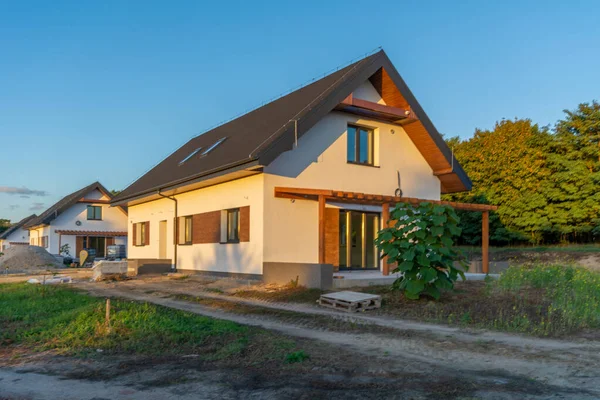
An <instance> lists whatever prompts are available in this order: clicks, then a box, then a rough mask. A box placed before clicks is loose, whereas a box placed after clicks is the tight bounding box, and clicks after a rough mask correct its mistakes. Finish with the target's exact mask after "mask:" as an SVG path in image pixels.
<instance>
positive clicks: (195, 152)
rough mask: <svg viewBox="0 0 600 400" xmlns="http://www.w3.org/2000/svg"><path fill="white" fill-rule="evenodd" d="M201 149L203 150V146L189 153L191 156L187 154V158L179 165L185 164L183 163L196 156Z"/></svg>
mask: <svg viewBox="0 0 600 400" xmlns="http://www.w3.org/2000/svg"><path fill="white" fill-rule="evenodd" d="M200 150H202V147H198V148H197V149H196V150H194V151H192V152H191V153H190V155H189V156H187V157H186V158H184V159H183V160H181V161H180V162H179V165H183V163H184V162H186V161H187V160H189V159H190V158H192V157H194V156H195V155H196V154H198V152H199V151H200Z"/></svg>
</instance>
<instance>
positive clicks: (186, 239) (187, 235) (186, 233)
mask: <svg viewBox="0 0 600 400" xmlns="http://www.w3.org/2000/svg"><path fill="white" fill-rule="evenodd" d="M177 238H178V241H179V243H178V244H180V245H188V244H192V243H193V240H192V239H193V218H192V216H191V215H188V216H185V217H179V226H178V232H177Z"/></svg>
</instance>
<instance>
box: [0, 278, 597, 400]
mask: <svg viewBox="0 0 600 400" xmlns="http://www.w3.org/2000/svg"><path fill="white" fill-rule="evenodd" d="M78 286H79V287H80V288H82V289H84V290H86V291H88V292H90V293H91V294H93V295H96V296H103V297H120V298H124V299H131V300H136V301H147V302H151V303H154V304H158V305H162V306H165V307H170V308H174V309H179V310H184V311H189V312H192V313H196V314H201V315H206V316H210V317H213V318H219V319H225V320H231V321H234V322H238V323H241V324H247V325H255V326H260V327H263V328H266V329H270V330H274V331H278V332H281V333H283V334H285V335H290V336H294V337H297V338H302V339H303V340H308V341H310V342H311V343H314V344H315V346H320V347H319V350H313V351H321V352H331V353H332V354H333V359H334V360H335V355H336V353H337V354H339V362H337V363H336V362H335V361H333V362H332V366H331V370H328V371H323V370H317V371H314V372H311V373H309V374H306V375H303V376H293V377H289V376H279V377H277V378H276V377H274V376H270V377H269V376H266V377H259V376H260V374H258V375H253V374H250V375H252V376H254V378H253V379H254V380H253V381H252V383H247V384H246V385H242V386H243V387H239V386H235V385H234V386H232V385H231V381H233V382H236V381H239V382H247V379H248V377H247V375H248V371H211V372H210V373H208V374H200V375H199V376H197V377H196V378H197V379H196V378H194V379H192V380H191V383H188V382H185V381H184V382H178V381H177V380H175V381H173V382H170V383H169V384H168V385H164V387H162V386H161V387H156V386H148V385H139V382H140V381H148V380H150V381H152V379H154V380H157V379H158V380H159V381H160V380H161V379H162V378H157V377H156V376H153V377H151V378H148V377H146V378H142V377H141V376H142V375H144V374H155V373H156V371H152V372H149V371H147V370H146V369H143V370H142V371H141V372H139V375H140V376H138V377H137V379H133V378H132V376H131V374H129V375H128V376H129V378H126V377H124V376H118V375H117V376H111V377H104V378H103V379H101V380H95V381H94V380H92V381H90V380H89V379H83V380H82V379H78V380H69V381H65V380H63V379H64V376H60V375H61V373H60V372H58V371H62V369H60V368H58V369H52V374H58V376H52V375H48V373H47V372H48V371H39V370H38V369H36V368H35V367H34V368H32V369H30V370H29V373H25V374H23V373H21V374H19V373H17V372H15V371H16V370H15V369H2V370H0V379H2V380H1V381H0V387H5V388H6V387H7V386H6V385H2V384H3V383H5V382H11V386H10V388H11V391H10V392H9V393H10V395H11V396H28V395H30V394H31V393H32V389H31V388H32V387H36V385H37V387H38V388H39V384H36V382H40V384H41V382H45V383H44V387H51V388H53V389H52V390H59V389H60V388H62V389H60V390H65V391H66V390H71V389H72V390H80V391H81V392H77V391H75V392H73V393H82V394H83V393H94V396H95V398H96V399H97V398H111V399H112V398H117V399H118V398H122V399H125V398H131V399H136V398H148V399H151V398H155V397H154V396H156V398H159V397H160V398H167V399H171V398H172V399H179V398H192V397H190V395H191V394H198V393H202V395H201V396H198V397H197V398H207V399H209V398H321V397H323V398H325V397H327V398H371V397H372V398H376V397H378V398H382V397H383V398H415V399H418V398H461V399H467V398H469V399H470V398H481V399H510V398H531V399H547V398H574V399H597V398H600V343H599V342H595V341H585V340H578V341H563V340H546V339H536V338H527V337H520V336H516V335H508V334H503V333H495V332H475V331H463V330H460V329H457V328H449V327H445V326H439V325H427V324H419V323H413V322H407V321H401V320H394V319H386V318H384V317H372V316H369V315H368V314H367V315H348V314H345V313H338V312H334V311H329V310H321V309H318V308H317V307H313V306H310V305H289V304H288V305H286V304H279V303H271V304H269V303H264V302H262V303H261V302H255V301H252V300H248V299H237V300H235V301H233V302H232V301H231V300H232V299H233V298H231V297H229V296H223V295H218V294H215V293H207V292H201V291H198V290H196V289H195V288H194V287H193V286H191V285H189V284H186V283H185V282H176V281H166V282H144V281H129V282H119V283H115V284H92V283H84V284H78ZM182 294H188V295H192V296H195V297H200V299H201V300H202V298H204V299H205V300H206V301H200V302H199V301H186V300H182V299H181V298H174V297H173V295H179V296H180V295H182ZM342 360H343V361H342ZM178 364H179V367H182V365H183V364H185V363H183V364H182V363H181V362H178ZM336 364H339V365H336ZM165 368H167V367H165ZM169 368H172V365H171V367H169ZM167 369H168V368H167ZM21 372H23V371H22V370H21ZM39 372H42V373H43V374H44V377H43V378H42V377H38V376H37V375H38V373H39ZM196 373H197V371H196ZM183 374H184V376H188V375H189V374H190V370H189V369H186V370H185V372H184V373H183ZM186 374H187V375H186ZM177 376H180V375H177ZM38 378H39V379H38ZM109 378H110V379H109ZM15 379H17V380H15ZM19 379H20V380H19ZM132 379H133V380H132ZM136 382H137V383H138V384H137V385H136ZM227 382H229V383H227ZM407 382H411V384H412V386H411V385H408V384H407ZM90 385H91V386H90ZM440 385H442V386H440ZM57 388H58V389H57ZM65 393H67V392H65ZM69 393H71V392H69ZM53 394H56V393H55V392H53ZM305 395H308V396H309V397H305ZM44 396H46V395H45V394H44V392H43V391H41V392H35V396H34V397H32V398H36V399H37V398H41V399H45V398H56V397H55V396H54V397H53V396H52V395H50V394H48V395H47V396H46V397H44ZM94 396H88V397H85V396H84V397H76V396H75V397H71V398H90V399H91V398H94ZM9 398H10V397H9ZM64 398H68V397H64Z"/></svg>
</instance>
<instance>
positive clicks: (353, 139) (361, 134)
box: [347, 125, 375, 165]
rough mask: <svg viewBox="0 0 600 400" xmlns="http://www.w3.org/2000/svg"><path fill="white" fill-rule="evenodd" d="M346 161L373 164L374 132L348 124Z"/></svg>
mask: <svg viewBox="0 0 600 400" xmlns="http://www.w3.org/2000/svg"><path fill="white" fill-rule="evenodd" d="M347 141H348V153H347V157H348V162H349V163H354V164H363V165H374V164H375V156H374V147H375V146H374V132H373V130H372V129H367V128H363V127H359V126H353V125H348V135H347Z"/></svg>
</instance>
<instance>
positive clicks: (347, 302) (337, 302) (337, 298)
mask: <svg viewBox="0 0 600 400" xmlns="http://www.w3.org/2000/svg"><path fill="white" fill-rule="evenodd" d="M317 303H318V304H320V305H321V306H323V307H328V308H333V309H336V310H342V311H347V312H358V311H360V312H363V311H367V310H373V309H375V308H380V307H381V296H378V295H374V294H367V293H359V292H348V291H343V292H335V293H327V294H324V295H321V297H320V298H319V300H317Z"/></svg>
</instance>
